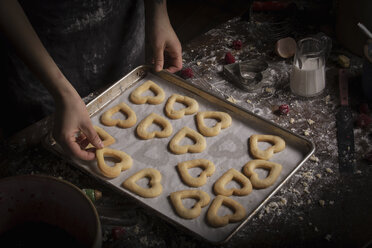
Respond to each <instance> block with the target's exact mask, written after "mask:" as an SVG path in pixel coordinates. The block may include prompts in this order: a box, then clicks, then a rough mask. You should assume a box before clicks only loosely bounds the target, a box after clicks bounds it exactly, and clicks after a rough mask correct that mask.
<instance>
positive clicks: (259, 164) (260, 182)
mask: <svg viewBox="0 0 372 248" xmlns="http://www.w3.org/2000/svg"><path fill="white" fill-rule="evenodd" d="M256 168H262V169H265V170H269V171H270V172H269V175H268V176H267V177H266V178H265V179H260V178H259V176H258V174H257V173H256V172H255V171H254V170H255V169H256ZM281 171H282V166H281V165H280V164H277V163H274V162H270V161H266V160H260V159H256V160H251V161H249V162H248V163H246V164H245V165H244V167H243V173H244V174H245V175H246V176H247V177H249V179H250V180H251V183H252V185H253V187H255V188H257V189H264V188H267V187H269V186H271V185H273V184H274V182H275V181H276V179H277V178H278V177H279V175H280V172H281Z"/></svg>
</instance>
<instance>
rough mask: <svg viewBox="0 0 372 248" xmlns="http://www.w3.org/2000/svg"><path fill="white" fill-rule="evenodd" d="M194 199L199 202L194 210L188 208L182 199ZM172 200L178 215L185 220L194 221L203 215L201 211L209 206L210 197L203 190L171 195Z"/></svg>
mask: <svg viewBox="0 0 372 248" xmlns="http://www.w3.org/2000/svg"><path fill="white" fill-rule="evenodd" d="M184 198H192V199H195V200H197V202H196V203H195V205H194V206H193V207H192V208H186V207H185V206H184V205H183V203H182V199H184ZM170 199H171V202H172V204H173V207H174V209H175V210H176V213H177V214H178V215H179V216H180V217H182V218H184V219H194V218H196V217H198V216H199V215H200V213H201V209H202V208H203V207H205V206H207V205H208V204H209V201H210V197H209V195H208V194H207V193H205V192H204V191H201V190H181V191H177V192H173V193H171V194H170Z"/></svg>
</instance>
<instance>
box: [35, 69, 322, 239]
mask: <svg viewBox="0 0 372 248" xmlns="http://www.w3.org/2000/svg"><path fill="white" fill-rule="evenodd" d="M148 72H151V73H153V74H154V75H156V76H159V77H160V78H162V79H163V80H166V81H168V82H170V83H172V84H175V83H174V82H171V81H169V80H167V79H165V78H164V76H162V75H166V76H167V77H171V78H173V79H175V80H177V81H179V82H181V83H182V84H184V85H187V86H188V87H187V88H185V87H183V86H182V85H179V84H177V86H180V87H182V88H184V89H185V90H188V91H191V90H190V88H195V89H196V90H197V91H201V92H204V93H205V94H207V95H210V96H211V97H214V98H215V99H217V100H219V101H222V102H224V103H225V104H228V105H231V106H232V107H234V108H236V109H238V110H239V111H243V112H245V113H246V114H248V115H252V116H253V117H254V118H257V119H259V120H260V121H263V122H266V123H267V124H270V125H272V126H274V127H275V128H277V129H280V130H281V131H283V132H286V133H288V134H290V135H292V136H295V137H296V138H298V139H301V140H302V141H303V142H304V143H305V144H306V145H307V148H308V150H309V151H308V152H307V155H306V156H304V158H303V159H302V161H301V162H300V163H299V164H298V165H297V166H295V168H294V169H293V170H292V171H291V172H290V173H289V174H288V175H287V176H286V177H285V178H284V179H283V181H282V182H281V183H280V184H279V185H277V186H276V187H275V188H274V189H273V190H272V191H271V193H270V194H269V195H268V196H267V197H266V198H265V199H264V200H263V201H262V202H261V203H260V204H259V205H258V206H257V207H256V208H255V209H254V210H253V211H252V212H251V213H250V214H249V215H248V216H247V217H246V218H245V220H244V221H242V222H241V223H240V224H239V225H238V226H237V227H236V228H235V229H234V230H233V231H232V232H231V233H230V234H229V235H228V236H227V237H226V238H225V239H224V240H221V241H211V240H209V239H207V238H205V237H203V236H202V235H200V234H198V233H197V232H194V231H193V230H191V229H189V228H187V227H185V226H183V225H181V224H180V223H178V222H177V221H175V220H173V219H172V218H170V217H168V216H167V215H165V214H163V213H161V212H159V211H158V210H156V209H154V208H152V207H151V206H149V205H148V204H146V203H144V202H141V201H140V200H139V199H137V198H135V197H133V196H132V195H130V194H129V193H128V192H126V191H123V190H121V189H119V188H117V187H115V186H113V185H112V184H110V183H108V182H107V181H106V180H105V179H103V178H101V177H97V176H96V175H94V174H93V173H92V172H91V171H88V170H86V169H85V168H84V167H82V166H79V165H78V164H76V163H75V162H74V160H73V159H71V158H67V157H66V156H65V154H63V153H62V152H60V151H58V149H56V145H57V146H58V144H57V143H56V141H55V140H54V139H53V136H52V132H51V131H50V132H49V133H48V134H47V135H46V136H45V138H44V139H42V143H43V145H44V147H45V148H47V149H48V150H49V151H51V152H53V153H54V154H56V155H57V156H59V157H60V158H62V159H63V160H65V161H67V162H68V163H69V164H72V165H73V166H74V167H75V168H78V169H79V170H80V171H82V172H83V173H84V174H86V175H88V176H93V177H94V178H95V179H96V180H98V181H99V182H101V183H103V184H104V185H105V186H107V187H109V188H110V189H113V190H114V191H116V192H118V193H120V194H123V195H125V196H127V197H129V198H130V200H133V201H135V202H136V203H139V205H140V206H142V207H144V208H145V209H148V210H150V211H152V212H154V213H156V214H157V215H158V216H159V217H161V218H163V219H165V220H166V221H168V222H170V223H172V224H173V225H175V226H177V227H178V228H181V229H182V230H184V231H186V232H187V233H190V234H193V235H194V236H195V235H196V236H197V237H200V238H201V239H202V240H205V241H207V242H209V243H211V244H214V245H221V244H224V243H226V242H227V241H229V240H230V239H231V238H232V237H233V236H234V235H235V234H236V233H237V232H238V231H239V230H240V229H241V228H243V227H244V225H245V224H246V223H248V221H249V220H250V219H251V218H252V217H253V216H254V215H255V214H256V213H257V212H258V211H259V210H260V209H261V208H262V207H263V206H264V205H265V204H266V203H267V202H268V201H269V200H270V199H271V197H273V196H274V195H275V194H276V193H277V192H278V190H280V188H281V187H282V186H283V185H284V184H285V183H286V182H287V181H288V180H289V179H290V178H291V177H292V176H293V175H294V174H295V173H296V172H297V171H298V170H299V169H300V168H301V167H302V166H303V164H304V163H305V162H306V161H307V160H308V159H309V158H310V156H311V155H312V154H313V153H314V152H315V144H314V142H313V141H311V140H309V139H307V138H306V137H303V136H301V135H298V134H296V133H294V132H292V131H291V130H288V129H285V128H283V127H281V126H279V125H278V124H276V123H274V122H272V121H271V120H268V119H266V118H264V117H262V116H259V115H257V114H255V113H253V112H251V111H249V110H247V109H245V108H242V107H241V106H239V105H237V104H235V103H233V102H230V101H227V100H226V99H223V98H221V97H220V96H218V95H217V94H215V93H214V92H209V91H206V90H204V89H202V88H201V87H199V86H198V85H193V84H190V83H188V82H187V81H186V80H184V79H182V78H180V77H178V76H177V75H175V74H171V73H169V72H167V71H165V70H163V71H160V72H155V71H154V70H153V67H152V66H149V65H140V66H138V67H136V68H134V69H133V70H132V71H130V72H129V73H128V74H126V75H125V76H123V77H122V78H121V79H119V80H117V81H116V82H115V83H113V84H112V85H110V86H109V87H108V88H107V89H106V90H104V91H103V92H102V93H100V94H99V95H98V96H97V97H95V98H94V99H92V100H91V101H90V102H89V103H88V104H87V105H86V106H87V109H88V110H89V108H90V107H91V106H93V105H94V104H95V103H96V101H97V100H98V99H100V98H102V97H103V96H105V95H106V94H107V92H110V91H111V90H112V89H113V88H115V87H117V85H118V84H120V83H121V82H122V81H123V80H125V79H126V78H129V77H130V76H132V75H133V74H137V78H136V80H134V82H130V83H128V82H127V83H126V84H128V87H127V88H129V87H130V86H131V85H133V84H135V83H136V82H137V81H139V80H141V79H142V78H143V77H144V76H145V75H146V74H147V73H148ZM127 88H126V89H125V90H127ZM125 90H124V91H125ZM124 91H121V92H120V94H118V95H116V96H114V97H113V98H112V99H110V100H109V101H108V102H105V103H104V104H103V105H101V106H100V109H101V108H104V107H105V106H106V105H107V104H109V103H110V102H111V101H113V100H114V99H116V98H117V97H118V96H120V95H121V94H122V93H123V92H124ZM192 92H193V93H194V94H197V93H196V92H195V91H192ZM197 95H198V94H197ZM199 96H200V95H199ZM200 97H201V96H200ZM207 100H208V99H207ZM97 112H99V110H97V111H93V112H89V115H90V117H92V116H94V115H95V114H96V113H97Z"/></svg>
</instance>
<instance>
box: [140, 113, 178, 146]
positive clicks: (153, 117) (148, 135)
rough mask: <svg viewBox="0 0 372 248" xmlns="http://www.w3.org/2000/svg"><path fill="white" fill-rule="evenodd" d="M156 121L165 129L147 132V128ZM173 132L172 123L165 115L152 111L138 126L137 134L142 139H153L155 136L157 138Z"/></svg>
mask: <svg viewBox="0 0 372 248" xmlns="http://www.w3.org/2000/svg"><path fill="white" fill-rule="evenodd" d="M152 123H156V124H158V125H160V126H161V127H162V128H163V129H162V130H161V131H153V132H147V128H148V127H149V126H150V125H151V124H152ZM172 132H173V128H172V125H171V124H170V122H169V121H168V120H167V119H165V118H164V117H162V116H160V115H158V114H155V113H151V114H150V115H148V116H147V117H146V118H145V119H143V120H142V121H141V122H140V123H139V124H138V126H137V135H138V136H139V137H140V138H141V139H145V140H147V139H152V138H154V137H157V138H166V137H169V136H170V135H171V134H172Z"/></svg>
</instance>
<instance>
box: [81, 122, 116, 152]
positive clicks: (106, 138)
mask: <svg viewBox="0 0 372 248" xmlns="http://www.w3.org/2000/svg"><path fill="white" fill-rule="evenodd" d="M93 127H94V130H96V132H97V134H98V136H99V138H100V139H101V140H102V143H103V146H104V147H107V146H109V145H112V144H114V143H115V141H116V140H115V138H114V137H112V136H111V135H110V134H108V133H107V132H106V131H105V130H104V129H103V128H100V127H98V126H93ZM90 148H94V146H93V145H92V144H90V143H89V144H88V146H87V147H85V149H90Z"/></svg>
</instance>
